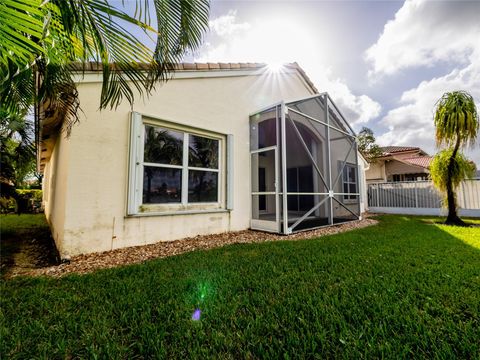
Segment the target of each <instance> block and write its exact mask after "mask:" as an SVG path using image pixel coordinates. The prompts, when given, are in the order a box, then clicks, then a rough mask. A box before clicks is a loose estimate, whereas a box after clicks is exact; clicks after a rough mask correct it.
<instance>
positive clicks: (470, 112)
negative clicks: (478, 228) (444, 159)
mask: <svg viewBox="0 0 480 360" xmlns="http://www.w3.org/2000/svg"><path fill="white" fill-rule="evenodd" d="M434 123H435V138H436V141H437V146H440V145H442V144H443V145H446V146H447V147H449V148H452V149H453V151H452V152H451V154H450V158H449V161H448V166H447V175H446V176H447V178H446V192H447V206H448V216H447V220H446V222H445V223H446V224H451V225H465V223H464V222H463V221H462V220H461V219H460V218H459V217H458V215H457V210H456V201H455V193H454V186H453V181H452V179H453V177H454V170H455V166H456V163H455V159H456V157H457V152H458V151H459V149H460V148H463V147H466V146H467V145H469V144H470V145H472V146H473V145H474V144H475V140H476V138H477V134H478V130H479V118H478V112H477V108H476V106H475V101H474V100H473V98H472V96H471V95H470V94H469V93H467V92H465V91H453V92H447V93H445V94H443V96H442V97H441V99H440V100H439V101H438V102H437V104H436V110H435V117H434Z"/></svg>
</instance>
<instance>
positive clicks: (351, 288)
mask: <svg viewBox="0 0 480 360" xmlns="http://www.w3.org/2000/svg"><path fill="white" fill-rule="evenodd" d="M379 219H380V224H379V225H378V226H373V227H369V228H364V229H359V230H355V231H352V232H348V233H342V234H337V235H333V236H329V237H323V238H320V239H315V240H305V241H285V242H270V243H262V244H247V245H245V244H242V245H232V246H227V247H224V248H219V249H214V250H209V251H197V252H192V253H188V254H184V255H180V256H175V257H170V258H165V259H160V260H155V261H149V262H146V263H144V264H139V265H132V266H126V267H122V268H117V269H110V270H102V271H98V272H96V273H93V274H89V275H83V276H79V275H71V276H68V277H66V278H62V279H49V278H17V279H13V280H9V281H4V282H2V284H1V294H2V295H1V316H0V326H1V328H0V329H1V333H0V338H1V339H0V350H1V353H0V355H1V356H2V357H4V358H7V357H8V358H13V359H15V358H18V359H20V358H21V359H23V358H32V357H39V358H70V357H78V358H125V359H126V358H129V359H130V358H151V357H159V358H211V357H215V358H259V357H261V358H265V357H266V358H279V357H283V358H305V357H309V358H380V357H382V358H384V357H386V358H405V357H414V356H415V357H416V358H480V341H479V334H480V228H478V227H477V228H457V227H446V226H444V225H439V224H433V223H432V219H423V218H418V217H406V216H381V217H380V218H379ZM476 223H477V224H478V223H480V221H476ZM195 309H200V310H201V316H200V320H198V321H194V320H192V314H193V313H194V311H195Z"/></svg>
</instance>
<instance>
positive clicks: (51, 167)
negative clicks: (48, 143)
mask: <svg viewBox="0 0 480 360" xmlns="http://www.w3.org/2000/svg"><path fill="white" fill-rule="evenodd" d="M69 158H70V141H69V140H67V139H65V138H64V137H63V136H59V137H58V138H57V139H56V141H55V145H54V148H53V151H52V154H51V157H50V161H49V162H48V163H47V165H46V167H45V170H44V177H43V184H42V190H43V206H44V209H45V216H46V218H47V221H48V223H49V225H50V228H51V231H52V236H53V239H54V240H55V244H56V246H57V249H58V251H59V252H60V253H61V254H62V253H63V252H65V251H66V249H67V248H68V245H67V244H66V243H65V237H64V229H65V226H64V225H65V211H66V202H67V194H68V192H67V189H70V187H69V186H68V184H67V182H68V175H69V174H68V171H69Z"/></svg>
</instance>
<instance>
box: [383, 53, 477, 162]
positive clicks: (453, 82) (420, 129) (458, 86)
mask: <svg viewBox="0 0 480 360" xmlns="http://www.w3.org/2000/svg"><path fill="white" fill-rule="evenodd" d="M453 90H467V91H468V92H469V93H470V94H471V95H472V96H473V98H474V99H475V102H476V104H477V108H478V109H479V110H480V63H479V62H476V63H472V64H470V65H468V66H467V67H465V68H464V69H455V70H453V71H452V72H450V73H449V74H447V75H445V76H442V77H438V78H434V79H432V80H430V81H423V82H421V83H420V85H419V86H418V87H416V88H413V89H410V90H408V91H405V92H404V93H403V95H402V97H401V100H400V106H399V107H397V108H395V109H393V110H390V111H389V112H388V113H387V115H386V116H385V117H384V118H383V119H382V120H381V121H380V123H381V124H383V125H385V126H386V127H388V131H387V132H386V133H384V134H383V135H381V136H379V137H378V143H379V144H381V145H410V146H419V147H421V148H423V149H424V150H426V151H427V152H429V153H431V154H434V153H435V152H436V151H437V150H436V148H435V139H434V126H433V114H434V111H435V103H436V102H437V101H438V99H439V98H440V97H441V96H442V95H443V93H445V92H447V91H453ZM467 155H468V156H469V157H470V158H471V159H472V160H474V161H475V162H476V163H477V164H478V165H480V150H479V147H478V144H477V146H476V147H475V148H474V149H470V150H469V151H467Z"/></svg>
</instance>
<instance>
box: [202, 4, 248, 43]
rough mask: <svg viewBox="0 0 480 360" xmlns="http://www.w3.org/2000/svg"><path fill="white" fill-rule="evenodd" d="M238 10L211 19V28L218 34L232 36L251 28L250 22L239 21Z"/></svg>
mask: <svg viewBox="0 0 480 360" xmlns="http://www.w3.org/2000/svg"><path fill="white" fill-rule="evenodd" d="M236 17H237V12H236V11H235V10H230V11H229V12H228V13H227V15H222V16H219V17H218V18H216V19H214V20H211V21H209V23H208V25H209V27H210V30H211V31H213V32H214V33H216V34H217V35H218V36H222V37H225V36H232V35H233V34H235V33H238V32H242V31H245V30H247V29H249V28H250V24H249V23H237V22H236Z"/></svg>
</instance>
